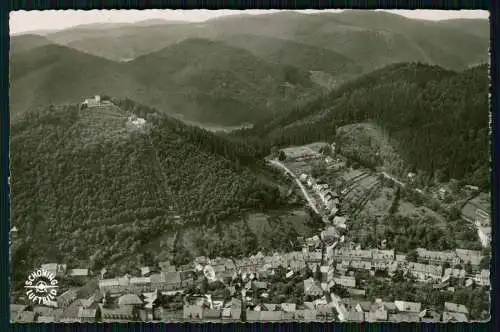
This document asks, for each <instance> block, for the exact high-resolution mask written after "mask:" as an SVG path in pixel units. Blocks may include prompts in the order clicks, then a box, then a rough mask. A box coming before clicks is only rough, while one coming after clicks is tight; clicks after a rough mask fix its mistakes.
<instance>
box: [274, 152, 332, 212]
mask: <svg viewBox="0 0 500 332" xmlns="http://www.w3.org/2000/svg"><path fill="white" fill-rule="evenodd" d="M269 162H270V163H271V164H273V165H276V166H278V167H280V168H282V169H284V170H285V172H286V173H287V174H290V175H291V176H292V177H293V179H294V180H295V182H296V183H297V184H298V186H299V187H300V190H302V193H303V194H304V197H305V198H306V200H307V202H308V203H309V206H310V207H311V209H313V211H314V212H316V213H317V214H318V215H320V216H321V217H323V214H322V213H320V212H319V210H318V208H317V207H316V203H315V201H314V199H312V198H311V196H310V195H309V193H308V192H307V190H306V188H305V187H304V185H303V184H302V182H300V180H299V178H298V177H297V175H296V174H295V173H294V172H292V171H291V170H290V169H289V168H288V167H286V166H285V165H283V164H282V163H281V162H279V161H278V160H274V159H269Z"/></svg>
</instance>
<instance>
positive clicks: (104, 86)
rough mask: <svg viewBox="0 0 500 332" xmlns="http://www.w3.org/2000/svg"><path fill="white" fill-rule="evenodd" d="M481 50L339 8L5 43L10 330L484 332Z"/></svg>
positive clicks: (487, 239)
mask: <svg viewBox="0 0 500 332" xmlns="http://www.w3.org/2000/svg"><path fill="white" fill-rule="evenodd" d="M459 23H460V24H459ZM488 32H489V26H488V23H487V21H486V20H467V21H466V22H462V21H460V22H457V21H455V20H439V21H428V20H414V19H409V18H406V17H403V16H401V15H396V14H392V13H388V12H381V11H375V12H363V11H348V10H346V11H343V12H340V13H315V14H302V13H297V12H291V11H283V12H279V13H271V14H266V15H245V14H242V15H236V16H227V17H220V18H215V19H209V20H206V21H203V22H201V23H199V22H184V21H179V22H177V21H173V20H148V21H143V22H142V21H139V22H135V23H119V24H118V23H116V24H115V23H107V24H99V23H96V24H90V25H81V26H74V27H71V28H68V29H63V30H60V31H49V32H44V33H41V32H40V34H37V33H36V31H35V32H32V33H30V34H25V35H17V36H13V37H12V38H11V60H10V77H11V79H10V80H11V86H10V114H11V120H12V121H11V127H10V134H11V140H10V156H11V157H10V167H11V177H12V186H11V194H12V196H11V197H12V198H11V206H12V221H11V225H12V230H11V235H12V253H11V257H12V267H13V270H12V275H11V284H12V295H13V301H14V302H16V304H13V306H12V307H11V311H12V312H13V314H12V316H13V317H14V318H13V320H17V321H24V320H27V319H28V318H26V317H25V318H22V317H24V316H27V317H32V321H40V322H41V321H47V320H48V321H59V322H74V321H80V322H82V321H91V322H95V321H103V322H113V321H163V322H168V321H177V322H179V321H186V322H187V321H198V322H200V321H203V322H204V321H216V322H220V321H248V322H268V321H293V320H300V321H342V322H344V321H348V322H363V321H368V322H374V321H410V322H426V321H434V322H436V321H441V322H463V321H476V320H486V319H488V317H489V299H488V292H489V289H490V278H489V273H490V271H489V262H490V257H491V246H490V243H491V227H492V218H491V213H490V212H491V202H490V201H491V182H490V181H491V180H490V167H489V164H490V148H489V145H488V144H487V142H488V140H489V139H490V125H489V112H488V110H489V100H488V98H489V97H488V93H489V81H488V80H489V78H488V72H489V65H488V46H489V33H488ZM34 267H41V268H42V269H44V270H47V271H51V272H53V273H54V275H55V276H57V278H58V279H59V280H60V283H61V289H60V291H61V293H60V294H59V295H60V296H58V299H57V301H58V302H57V301H56V302H57V305H56V306H54V305H41V306H38V305H32V304H30V303H29V300H30V299H29V298H26V296H25V289H24V283H25V279H26V276H27V275H29V273H31V272H32V270H33V268H34ZM126 303H129V304H126ZM21 304H22V305H26V306H22V307H16V305H21ZM408 308H410V309H408ZM14 309H16V310H14ZM84 311H85V312H86V313H89V312H90V313H93V315H94V316H92V317H80V316H81V315H80V314H79V313H81V312H84ZM89 315H90V314H89ZM47 317H49V318H47ZM50 317H53V318H50Z"/></svg>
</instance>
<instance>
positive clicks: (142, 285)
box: [129, 277, 151, 292]
mask: <svg viewBox="0 0 500 332" xmlns="http://www.w3.org/2000/svg"><path fill="white" fill-rule="evenodd" d="M129 285H130V289H133V290H135V291H139V292H147V291H149V290H150V288H151V278H150V277H131V278H130V279H129Z"/></svg>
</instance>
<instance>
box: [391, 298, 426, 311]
mask: <svg viewBox="0 0 500 332" xmlns="http://www.w3.org/2000/svg"><path fill="white" fill-rule="evenodd" d="M394 305H395V306H396V308H397V309H398V310H399V311H401V312H416V313H420V312H421V307H422V304H421V303H420V302H408V301H399V300H396V301H394Z"/></svg>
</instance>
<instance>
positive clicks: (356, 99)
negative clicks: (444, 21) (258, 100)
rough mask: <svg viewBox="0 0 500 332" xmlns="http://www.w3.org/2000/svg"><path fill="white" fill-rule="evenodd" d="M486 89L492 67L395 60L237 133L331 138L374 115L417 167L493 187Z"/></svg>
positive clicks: (284, 141)
mask: <svg viewBox="0 0 500 332" xmlns="http://www.w3.org/2000/svg"><path fill="white" fill-rule="evenodd" d="M488 89H489V87H488V68H487V65H481V66H478V67H474V68H471V69H468V70H466V71H463V72H461V73H454V72H450V71H446V70H444V69H441V68H439V67H435V66H434V67H433V66H427V65H421V64H397V65H391V66H388V67H385V68H383V69H381V70H378V71H375V72H373V73H371V74H368V75H366V76H363V77H361V78H359V79H357V80H355V81H353V82H350V83H347V84H345V85H344V86H342V87H340V88H339V89H337V90H335V91H333V92H332V93H330V94H328V95H325V96H323V97H321V98H319V99H317V100H316V101H314V102H312V103H310V104H308V105H306V106H304V107H303V108H301V109H298V110H296V111H294V112H291V113H289V114H287V115H285V116H283V117H281V118H279V119H276V120H275V121H270V122H269V123H267V124H260V125H257V126H255V127H254V128H252V129H247V130H244V131H240V132H239V133H237V134H235V135H242V136H251V137H266V138H267V139H268V140H269V141H270V142H271V143H270V144H276V145H288V144H305V143H310V142H312V141H316V140H328V141H332V140H333V139H334V137H335V132H336V128H338V127H340V126H343V125H346V124H351V123H359V122H370V121H371V122H375V123H376V124H378V125H380V126H381V127H382V128H383V129H384V130H386V131H387V132H388V134H389V135H390V137H391V139H393V140H395V141H397V142H398V145H399V146H398V148H399V149H398V151H397V152H398V153H399V154H400V155H401V156H402V158H403V159H404V160H405V161H406V163H407V164H408V165H409V167H411V168H412V169H418V170H421V171H424V172H426V173H428V174H431V176H432V175H433V174H434V173H436V172H437V173H439V174H440V177H442V180H443V181H447V180H449V179H450V178H456V179H464V180H465V181H468V182H469V183H471V184H475V185H479V186H480V187H482V188H489V176H488V174H489V147H488V141H489V117H488V114H489V113H488V112H489V103H488Z"/></svg>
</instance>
